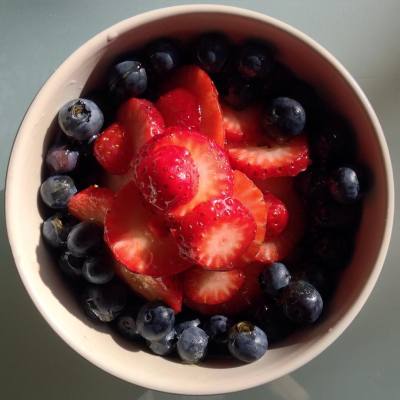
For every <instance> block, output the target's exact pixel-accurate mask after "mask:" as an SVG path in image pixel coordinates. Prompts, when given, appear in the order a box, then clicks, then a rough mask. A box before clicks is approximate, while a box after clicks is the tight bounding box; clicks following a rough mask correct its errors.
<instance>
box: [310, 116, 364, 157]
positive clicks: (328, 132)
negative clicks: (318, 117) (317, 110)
mask: <svg viewBox="0 0 400 400" xmlns="http://www.w3.org/2000/svg"><path fill="white" fill-rule="evenodd" d="M310 150H311V157H312V159H313V160H315V161H317V162H319V163H327V164H330V163H336V164H337V163H341V162H351V161H352V160H353V159H354V157H355V151H356V143H355V138H354V134H353V132H352V129H351V127H350V126H349V125H348V123H347V122H346V121H344V120H343V119H341V118H340V117H333V116H329V117H327V118H324V120H323V121H322V122H321V123H320V124H319V126H317V127H316V129H315V130H314V131H313V132H312V135H311V140H310Z"/></svg>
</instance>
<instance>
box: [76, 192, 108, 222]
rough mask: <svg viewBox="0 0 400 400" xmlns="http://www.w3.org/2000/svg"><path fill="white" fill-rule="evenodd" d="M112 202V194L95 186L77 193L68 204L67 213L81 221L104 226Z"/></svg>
mask: <svg viewBox="0 0 400 400" xmlns="http://www.w3.org/2000/svg"><path fill="white" fill-rule="evenodd" d="M113 200H114V192H113V191H111V190H110V189H108V188H102V187H99V186H97V185H93V186H89V187H88V188H86V189H84V190H82V191H80V192H78V193H77V194H75V195H74V196H72V197H71V198H70V200H69V202H68V212H69V213H70V214H71V215H73V216H74V217H76V218H78V219H79V220H81V221H93V222H96V223H98V224H100V225H103V224H104V219H105V217H106V213H107V211H108V210H109V209H110V208H111V205H112V202H113Z"/></svg>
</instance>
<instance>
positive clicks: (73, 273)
mask: <svg viewBox="0 0 400 400" xmlns="http://www.w3.org/2000/svg"><path fill="white" fill-rule="evenodd" d="M84 261H85V259H84V258H81V257H75V256H74V255H73V254H72V253H71V252H70V251H66V252H65V253H63V254H61V256H60V258H59V260H58V265H59V266H60V269H61V271H62V272H63V274H64V275H65V276H67V277H68V278H71V279H79V278H80V277H81V276H82V267H83V262H84Z"/></svg>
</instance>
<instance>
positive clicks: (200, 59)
mask: <svg viewBox="0 0 400 400" xmlns="http://www.w3.org/2000/svg"><path fill="white" fill-rule="evenodd" d="M229 53H230V43H229V41H228V39H227V38H226V36H225V35H223V34H221V33H215V32H213V33H206V34H204V35H202V36H200V37H199V38H198V40H197V42H196V44H195V48H194V58H195V62H196V63H197V64H198V65H199V66H200V67H202V68H203V69H205V70H206V71H207V72H209V73H212V74H213V73H219V72H221V71H222V68H223V67H224V65H225V64H226V62H227V60H228V57H229Z"/></svg>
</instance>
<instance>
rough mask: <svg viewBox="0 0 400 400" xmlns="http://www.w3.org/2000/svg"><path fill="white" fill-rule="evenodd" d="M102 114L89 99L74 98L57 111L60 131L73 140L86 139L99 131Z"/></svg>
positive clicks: (101, 124) (102, 119)
mask: <svg viewBox="0 0 400 400" xmlns="http://www.w3.org/2000/svg"><path fill="white" fill-rule="evenodd" d="M103 123H104V116H103V113H102V111H101V110H100V108H99V107H98V106H97V105H96V103H94V102H93V101H91V100H88V99H74V100H71V101H69V102H68V103H66V104H64V105H63V106H62V107H61V109H60V111H59V112H58V124H59V125H60V128H61V129H62V131H63V132H64V133H65V134H66V135H67V136H69V137H71V138H72V139H75V140H79V141H81V140H87V139H89V138H90V137H91V136H93V135H96V134H98V133H99V132H100V130H101V128H102V127H103Z"/></svg>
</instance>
